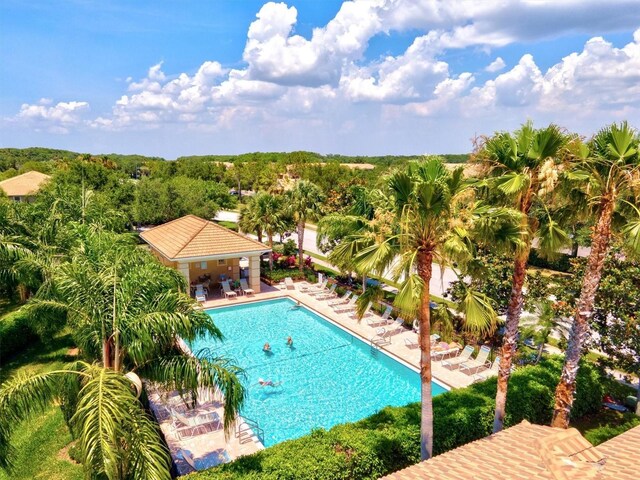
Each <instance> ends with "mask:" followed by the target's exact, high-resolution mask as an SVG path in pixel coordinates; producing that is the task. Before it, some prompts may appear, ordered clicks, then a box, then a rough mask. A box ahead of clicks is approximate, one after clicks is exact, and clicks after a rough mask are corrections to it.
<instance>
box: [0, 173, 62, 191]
mask: <svg viewBox="0 0 640 480" xmlns="http://www.w3.org/2000/svg"><path fill="white" fill-rule="evenodd" d="M50 179H51V177H50V176H49V175H46V174H44V173H40V172H36V171H31V172H27V173H23V174H22V175H17V176H15V177H11V178H8V179H6V180H3V181H1V182H0V189H2V190H4V193H6V194H7V196H8V197H27V196H29V195H35V194H36V193H38V190H40V187H41V186H42V184H43V183H45V182H47V181H48V180H50Z"/></svg>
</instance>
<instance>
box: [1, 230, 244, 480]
mask: <svg viewBox="0 0 640 480" xmlns="http://www.w3.org/2000/svg"><path fill="white" fill-rule="evenodd" d="M76 234H77V236H78V237H79V238H81V241H79V242H78V244H77V245H76V246H75V247H74V248H73V250H72V251H71V252H70V255H69V260H68V261H67V262H64V263H63V264H61V265H59V266H58V267H57V268H56V269H54V270H53V271H52V272H50V278H48V279H47V281H46V282H45V283H44V284H43V286H42V287H41V288H40V289H39V290H38V292H37V293H36V295H35V296H34V297H33V298H32V299H31V300H30V301H29V303H28V304H27V306H26V307H25V308H26V310H27V313H29V314H30V315H31V316H32V317H34V318H42V317H43V316H44V315H51V314H54V315H56V314H57V316H62V317H66V319H67V322H68V324H69V326H70V327H71V328H72V331H73V335H74V338H75V340H76V342H77V344H78V345H79V347H80V349H81V353H82V355H83V356H84V357H86V358H88V359H89V360H90V361H89V362H85V363H79V364H77V365H72V366H70V367H68V368H66V369H64V370H61V371H57V372H51V373H47V374H42V375H36V376H32V377H16V378H14V379H12V380H11V381H9V382H6V383H5V384H3V385H2V387H0V453H3V454H2V455H0V457H1V458H2V459H1V460H0V466H2V467H6V466H8V464H9V462H10V456H6V454H10V453H11V449H10V447H9V444H8V442H9V438H10V434H11V432H12V431H13V429H15V428H16V426H17V422H18V421H19V420H22V419H24V418H26V417H27V416H28V415H30V414H32V413H33V412H34V409H36V408H37V407H42V406H43V405H45V404H48V403H49V402H50V401H52V400H56V399H58V400H60V401H61V402H62V403H63V404H64V405H68V406H69V409H70V411H71V413H72V415H71V426H72V427H73V431H74V432H79V434H80V435H79V444H80V447H81V449H82V452H83V458H84V463H85V466H87V468H89V469H90V470H91V471H92V472H94V473H98V474H100V473H102V474H105V475H106V476H107V477H108V478H110V479H121V478H122V479H124V478H130V476H132V478H169V473H168V469H166V468H165V467H166V465H168V452H167V451H166V449H165V448H164V447H163V446H162V442H161V439H160V437H159V435H158V432H157V431H156V430H155V429H154V428H152V427H150V426H148V425H147V423H148V422H150V420H148V419H146V414H145V412H144V409H143V408H142V405H141V404H140V403H139V401H138V400H137V398H136V397H135V396H133V397H131V395H126V394H125V393H124V391H125V390H126V389H127V388H128V389H129V390H130V389H131V387H132V383H131V382H130V381H129V380H128V378H130V377H131V376H132V375H134V374H135V375H137V376H140V377H144V378H146V379H147V380H149V381H152V382H156V383H158V384H160V385H162V386H164V387H165V388H168V389H171V390H178V391H180V392H181V393H182V394H184V395H187V394H188V395H189V396H190V397H192V398H197V393H198V389H199V388H201V387H215V388H219V389H220V391H221V392H222V393H223V395H224V403H225V415H224V424H225V429H229V428H230V426H231V424H232V422H233V421H234V420H235V417H236V415H237V412H238V410H239V408H240V405H241V404H242V402H243V399H244V388H243V386H242V384H241V382H240V379H239V376H240V375H241V374H242V372H241V371H240V369H238V368H237V367H235V366H234V365H233V364H231V363H230V362H229V361H228V360H226V359H224V358H218V357H216V356H214V355H212V354H211V353H209V352H207V351H204V352H197V353H196V355H195V356H192V355H188V354H187V353H185V352H183V351H182V350H181V349H180V348H179V346H178V343H177V342H178V337H179V338H182V339H183V340H185V341H187V342H189V341H191V340H194V339H195V338H197V337H199V336H201V335H209V336H210V337H211V338H213V339H221V338H222V334H221V332H220V331H219V330H218V329H217V328H216V327H215V325H214V324H213V323H212V321H211V319H210V318H209V316H208V315H207V314H206V313H204V312H203V311H200V310H196V309H194V303H193V301H192V300H191V298H189V297H188V296H187V295H185V294H184V293H181V291H185V289H186V285H185V282H184V280H183V278H182V277H181V276H180V275H179V274H178V273H177V272H176V271H174V270H172V269H168V268H166V267H164V266H162V265H160V264H159V263H158V262H156V261H155V260H154V259H153V258H152V257H151V256H150V254H149V253H147V252H145V251H143V250H141V249H139V248H136V246H135V244H134V243H133V241H132V239H131V238H130V237H129V236H124V235H117V234H113V233H107V232H100V231H98V232H93V231H92V229H91V228H90V227H87V226H80V227H78V230H77V233H76ZM125 385H126V386H127V388H125V387H124V386H125ZM34 389H41V390H42V393H41V394H39V395H40V396H39V397H37V398H38V401H37V402H35V403H34V405H33V406H31V405H25V402H26V403H28V402H27V400H26V399H28V398H29V396H30V392H32V391H33V390H34ZM127 416H130V417H131V418H130V419H128V420H126V421H124V420H122V418H124V417H127ZM106 417H111V418H112V419H113V421H116V422H118V424H120V426H121V428H120V429H118V428H115V427H114V425H113V421H112V420H108V419H107V418H106ZM145 425H146V426H145ZM114 428H115V429H114ZM161 466H162V468H164V470H162V468H161ZM145 469H146V470H145ZM138 470H139V471H138ZM160 470H162V471H163V472H164V473H162V472H160ZM127 472H128V473H127Z"/></svg>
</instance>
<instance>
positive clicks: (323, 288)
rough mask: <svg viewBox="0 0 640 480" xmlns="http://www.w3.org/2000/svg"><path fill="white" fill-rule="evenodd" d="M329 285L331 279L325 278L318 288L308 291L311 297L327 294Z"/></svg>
mask: <svg viewBox="0 0 640 480" xmlns="http://www.w3.org/2000/svg"><path fill="white" fill-rule="evenodd" d="M327 283H329V279H328V278H325V279H324V280H323V281H322V283H321V284H320V286H319V287H318V288H313V289H309V290H307V291H306V293H308V294H309V295H319V294H321V293H326V292H327V291H328V288H327Z"/></svg>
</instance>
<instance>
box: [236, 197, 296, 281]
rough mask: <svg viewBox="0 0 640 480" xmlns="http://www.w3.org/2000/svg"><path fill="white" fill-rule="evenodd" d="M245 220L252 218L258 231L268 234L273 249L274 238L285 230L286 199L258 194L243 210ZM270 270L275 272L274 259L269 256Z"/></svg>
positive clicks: (268, 240) (252, 222)
mask: <svg viewBox="0 0 640 480" xmlns="http://www.w3.org/2000/svg"><path fill="white" fill-rule="evenodd" d="M241 215H242V216H241V223H242V222H243V220H242V219H243V218H250V219H251V221H250V222H249V223H251V225H252V226H253V228H255V230H256V231H260V234H262V232H264V233H266V234H267V242H268V243H269V247H270V248H271V249H273V236H274V235H275V234H276V233H278V232H281V231H282V230H284V228H285V225H286V223H285V218H284V216H285V212H284V199H283V198H282V197H281V196H280V195H273V194H270V193H267V192H258V193H257V194H256V195H255V196H254V197H253V198H252V199H251V201H250V202H249V203H248V204H247V205H246V207H245V208H244V209H243V210H242V214H241ZM269 268H271V269H272V270H273V257H271V256H269Z"/></svg>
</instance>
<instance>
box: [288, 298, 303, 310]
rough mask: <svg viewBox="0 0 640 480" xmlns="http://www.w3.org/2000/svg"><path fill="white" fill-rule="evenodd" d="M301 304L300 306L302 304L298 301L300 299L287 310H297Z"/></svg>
mask: <svg viewBox="0 0 640 480" xmlns="http://www.w3.org/2000/svg"><path fill="white" fill-rule="evenodd" d="M301 306H302V304H301V303H300V300H298V301H297V302H296V304H295V305H291V308H290V309H289V310H297V309H299V308H300V307H301Z"/></svg>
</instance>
